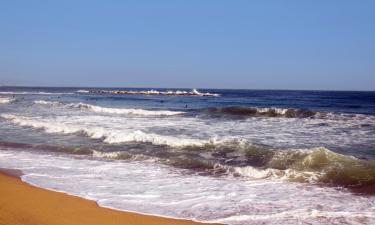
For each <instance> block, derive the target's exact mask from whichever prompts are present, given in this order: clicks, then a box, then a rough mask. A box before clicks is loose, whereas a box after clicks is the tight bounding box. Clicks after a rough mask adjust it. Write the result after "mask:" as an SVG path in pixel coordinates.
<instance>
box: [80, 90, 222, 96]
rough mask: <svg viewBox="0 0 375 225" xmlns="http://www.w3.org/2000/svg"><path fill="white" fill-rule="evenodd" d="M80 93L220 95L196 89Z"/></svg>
mask: <svg viewBox="0 0 375 225" xmlns="http://www.w3.org/2000/svg"><path fill="white" fill-rule="evenodd" d="M84 91H85V92H82V91H81V92H80V93H93V94H114V95H166V96H210V97H218V96H220V94H216V93H209V92H206V93H204V92H199V91H198V90H197V89H193V90H191V91H180V90H177V91H172V90H170V91H157V90H147V91H133V90H90V91H86V90H84Z"/></svg>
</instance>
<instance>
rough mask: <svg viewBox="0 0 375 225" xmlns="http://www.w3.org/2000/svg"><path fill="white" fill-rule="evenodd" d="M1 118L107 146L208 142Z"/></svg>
mask: <svg viewBox="0 0 375 225" xmlns="http://www.w3.org/2000/svg"><path fill="white" fill-rule="evenodd" d="M0 117H1V118H4V119H7V120H10V121H11V122H12V123H14V124H17V125H20V126H25V127H32V128H37V129H43V130H45V131H46V132H47V133H63V134H74V133H79V134H84V135H86V136H88V137H90V138H93V139H102V140H103V142H105V143H109V144H119V143H126V142H140V143H152V144H155V145H167V146H173V147H182V146H190V145H196V146H200V145H204V144H206V143H208V142H206V141H205V140H200V139H190V138H179V137H172V136H163V135H158V134H153V133H145V132H143V131H140V130H136V131H132V132H129V133H123V132H121V131H116V130H106V129H103V128H101V127H84V126H79V125H74V124H64V123H58V122H48V121H43V120H40V119H38V118H30V117H24V116H16V115H12V114H0Z"/></svg>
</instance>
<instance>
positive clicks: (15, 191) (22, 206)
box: [0, 168, 213, 225]
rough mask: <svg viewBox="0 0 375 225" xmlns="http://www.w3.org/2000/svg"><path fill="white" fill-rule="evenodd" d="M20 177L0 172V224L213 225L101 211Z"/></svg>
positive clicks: (88, 202) (17, 172)
mask: <svg viewBox="0 0 375 225" xmlns="http://www.w3.org/2000/svg"><path fill="white" fill-rule="evenodd" d="M22 175H23V173H22V171H20V170H15V169H6V168H0V196H1V198H0V208H1V210H0V224H11V225H34V224H35V225H36V224H38V225H66V224H69V225H103V224H106V225H117V224H121V225H150V224H153V225H202V224H206V225H210V224H213V223H202V222H195V221H191V220H184V219H177V218H167V217H161V216H155V215H146V214H141V213H136V212H128V211H120V210H116V209H110V208H104V207H101V206H99V205H98V204H97V202H95V201H92V200H88V199H84V198H81V197H77V196H73V195H69V194H66V193H62V192H56V191H51V190H47V189H44V188H40V187H36V186H32V185H31V184H28V183H26V182H23V181H22V180H21V176H22ZM35 203H36V204H35Z"/></svg>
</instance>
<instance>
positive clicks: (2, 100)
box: [0, 97, 14, 104]
mask: <svg viewBox="0 0 375 225" xmlns="http://www.w3.org/2000/svg"><path fill="white" fill-rule="evenodd" d="M13 100H14V99H11V98H2V97H0V104H7V103H10V102H12V101H13Z"/></svg>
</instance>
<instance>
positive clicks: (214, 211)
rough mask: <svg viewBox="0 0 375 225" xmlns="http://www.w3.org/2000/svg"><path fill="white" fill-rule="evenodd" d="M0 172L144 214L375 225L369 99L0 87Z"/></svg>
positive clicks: (363, 95) (338, 94) (335, 94)
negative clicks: (4, 170)
mask: <svg viewBox="0 0 375 225" xmlns="http://www.w3.org/2000/svg"><path fill="white" fill-rule="evenodd" d="M0 167H2V168H10V169H20V170H22V171H23V173H24V175H23V176H22V179H23V180H24V181H25V182H27V183H30V184H33V185H35V186H39V187H43V188H47V189H51V190H56V191H61V192H66V193H68V194H71V195H76V196H80V197H83V198H87V199H91V200H95V201H97V203H98V204H99V205H100V206H103V207H109V208H115V209H119V210H125V211H134V212H138V213H144V214H152V215H160V216H166V217H177V218H186V219H193V220H197V221H207V222H222V223H227V224H230V225H245V224H305V223H306V224H374V223H375V92H346V91H292V90H290V91H277V90H220V89H212V90H209V89H207V90H204V89H199V90H190V89H158V88H52V87H50V88H49V87H43V88H38V87H0Z"/></svg>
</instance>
